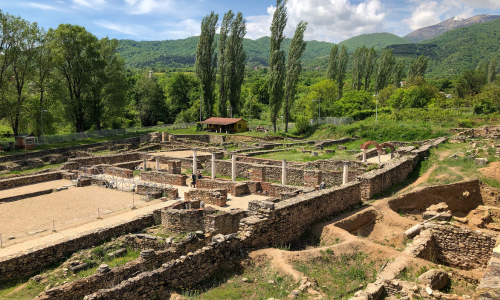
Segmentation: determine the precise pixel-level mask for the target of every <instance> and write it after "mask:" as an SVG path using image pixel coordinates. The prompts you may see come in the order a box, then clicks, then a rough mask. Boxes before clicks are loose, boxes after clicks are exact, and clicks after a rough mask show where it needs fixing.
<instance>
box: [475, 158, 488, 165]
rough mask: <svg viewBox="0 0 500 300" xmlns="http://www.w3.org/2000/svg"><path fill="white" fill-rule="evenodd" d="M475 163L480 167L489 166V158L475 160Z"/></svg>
mask: <svg viewBox="0 0 500 300" xmlns="http://www.w3.org/2000/svg"><path fill="white" fill-rule="evenodd" d="M474 162H475V163H476V165H478V166H485V165H487V164H488V159H487V158H475V159H474Z"/></svg>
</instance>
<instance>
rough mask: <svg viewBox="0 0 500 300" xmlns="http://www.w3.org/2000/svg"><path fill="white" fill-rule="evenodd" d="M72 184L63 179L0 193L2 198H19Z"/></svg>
mask: <svg viewBox="0 0 500 300" xmlns="http://www.w3.org/2000/svg"><path fill="white" fill-rule="evenodd" d="M71 184H73V182H71V180H65V179H61V180H52V181H46V182H40V183H35V184H30V185H24V186H21V187H16V188H12V189H7V190H2V191H0V198H6V197H13V196H18V195H23V194H28V193H34V192H39V191H44V190H49V189H55V188H59V187H63V186H65V185H71Z"/></svg>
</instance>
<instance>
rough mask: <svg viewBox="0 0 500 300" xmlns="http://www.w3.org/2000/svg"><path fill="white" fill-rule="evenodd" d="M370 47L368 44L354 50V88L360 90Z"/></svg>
mask: <svg viewBox="0 0 500 300" xmlns="http://www.w3.org/2000/svg"><path fill="white" fill-rule="evenodd" d="M367 52H368V49H367V48H366V46H362V47H358V48H356V50H355V51H354V55H353V62H352V89H353V90H358V91H359V90H360V89H361V85H362V84H363V77H364V75H365V68H366V58H367V54H368V53H367Z"/></svg>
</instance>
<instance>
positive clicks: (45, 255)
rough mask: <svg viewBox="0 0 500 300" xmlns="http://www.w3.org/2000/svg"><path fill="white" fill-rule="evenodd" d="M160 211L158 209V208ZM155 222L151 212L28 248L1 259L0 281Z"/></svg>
mask: <svg viewBox="0 0 500 300" xmlns="http://www.w3.org/2000/svg"><path fill="white" fill-rule="evenodd" d="M158 213H159V211H158ZM154 224H155V218H154V213H151V214H146V215H143V216H138V217H135V218H133V219H131V220H127V221H122V222H119V223H117V224H114V225H111V226H109V227H103V228H98V229H95V230H92V231H88V232H84V233H81V234H79V235H77V236H74V237H73V236H72V237H71V238H69V239H68V240H62V241H58V242H55V243H52V244H47V245H44V246H41V247H38V248H34V249H30V250H29V251H25V252H20V253H17V254H14V255H11V256H6V257H2V258H0V281H4V280H11V279H16V278H22V277H26V276H29V275H31V274H33V273H35V272H37V271H39V270H41V269H43V268H44V267H46V266H48V265H50V264H52V263H55V262H57V261H59V260H60V259H61V258H63V257H66V256H68V255H70V254H71V253H73V252H75V251H78V250H80V249H83V248H89V247H92V246H93V245H96V244H98V243H100V242H102V241H105V240H106V239H108V238H111V237H114V236H119V235H122V234H123V233H128V232H135V231H139V230H142V229H144V228H146V227H150V226H153V225H154Z"/></svg>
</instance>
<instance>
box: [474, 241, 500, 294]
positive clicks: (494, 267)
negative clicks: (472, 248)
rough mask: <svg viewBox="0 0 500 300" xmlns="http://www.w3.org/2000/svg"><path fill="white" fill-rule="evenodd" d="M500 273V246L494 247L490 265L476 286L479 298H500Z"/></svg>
mask: <svg viewBox="0 0 500 300" xmlns="http://www.w3.org/2000/svg"><path fill="white" fill-rule="evenodd" d="M497 244H498V243H497ZM498 274H500V247H496V248H495V249H493V255H492V256H491V258H490V260H489V261H488V266H487V267H486V271H485V272H484V275H483V278H482V279H481V282H480V283H479V285H478V287H477V288H476V293H477V295H478V296H479V299H481V300H497V299H500V276H498Z"/></svg>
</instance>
